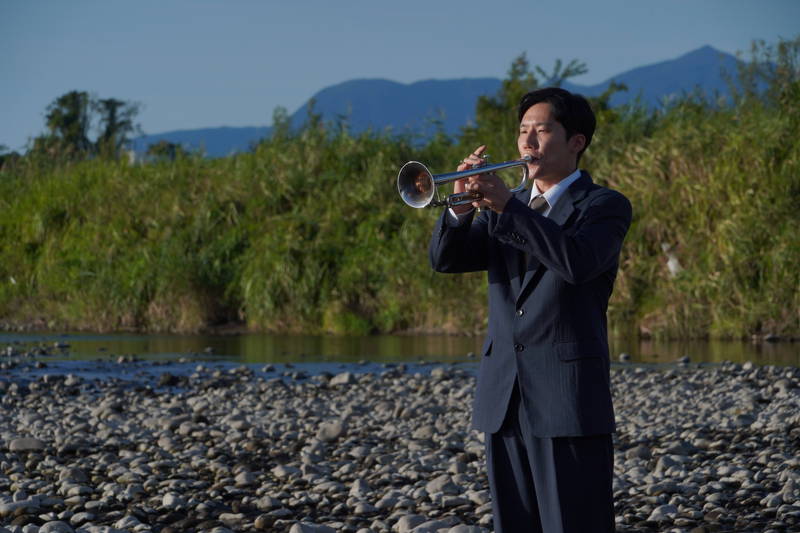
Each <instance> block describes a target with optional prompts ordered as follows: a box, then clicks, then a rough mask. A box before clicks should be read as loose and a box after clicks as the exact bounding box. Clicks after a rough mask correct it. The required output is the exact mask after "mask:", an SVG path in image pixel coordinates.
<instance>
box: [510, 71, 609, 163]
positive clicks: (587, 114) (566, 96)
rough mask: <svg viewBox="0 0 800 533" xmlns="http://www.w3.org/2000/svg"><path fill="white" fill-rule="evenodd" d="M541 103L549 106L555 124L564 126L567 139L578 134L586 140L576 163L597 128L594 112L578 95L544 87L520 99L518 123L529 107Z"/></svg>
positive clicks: (556, 88) (557, 88) (584, 99)
mask: <svg viewBox="0 0 800 533" xmlns="http://www.w3.org/2000/svg"><path fill="white" fill-rule="evenodd" d="M541 102H547V103H548V104H550V108H551V109H552V110H553V116H554V118H555V119H556V122H558V123H560V124H561V125H562V126H564V129H565V130H566V132H567V139H569V138H571V137H572V136H573V135H575V134H576V133H580V134H581V135H583V136H584V137H585V138H586V144H585V145H584V146H583V150H581V151H580V152H578V161H580V159H581V155H583V152H584V151H585V150H586V149H587V148H588V147H589V144H591V142H592V135H594V129H595V127H596V126H597V120H596V119H595V117H594V111H592V107H591V106H590V105H589V102H588V101H587V100H586V98H584V97H583V96H581V95H580V94H574V93H571V92H569V91H567V90H565V89H562V88H560V87H545V88H542V89H536V90H535V91H531V92H529V93H528V94H526V95H525V96H523V97H522V100H520V102H519V122H522V117H523V116H524V115H525V112H526V111H527V110H528V108H530V107H531V106H534V105H536V104H538V103H541Z"/></svg>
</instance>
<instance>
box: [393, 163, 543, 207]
mask: <svg viewBox="0 0 800 533" xmlns="http://www.w3.org/2000/svg"><path fill="white" fill-rule="evenodd" d="M532 160H533V158H532V157H531V156H529V155H526V156H524V157H522V158H521V159H515V160H513V161H506V162H505V163H497V164H495V165H485V166H482V167H475V168H472V169H468V170H462V171H460V172H448V173H447V174H433V173H431V171H430V170H428V167H426V166H425V165H423V164H422V163H420V162H419V161H409V162H408V163H406V164H405V165H403V167H402V168H401V169H400V173H399V174H398V175H397V192H399V193H400V197H401V198H402V199H403V201H404V202H405V203H406V204H408V205H410V206H411V207H415V208H421V207H453V206H456V205H464V204H471V203H472V202H475V201H479V200H480V199H481V198H483V195H482V194H481V193H479V192H474V191H464V192H462V193H457V194H451V195H449V196H447V197H445V198H444V199H443V200H440V199H436V200H434V198H433V197H434V195H437V196H438V191H437V189H436V187H438V186H439V185H442V184H444V183H450V182H451V181H456V180H460V179H464V178H469V177H471V176H477V175H479V174H488V173H490V172H497V171H500V170H505V169H507V168H512V167H522V180H521V181H520V184H519V186H518V187H516V188H514V189H511V192H512V193H516V192H519V191H521V190H522V189H524V188H525V182H526V181H528V163H530V162H531V161H532Z"/></svg>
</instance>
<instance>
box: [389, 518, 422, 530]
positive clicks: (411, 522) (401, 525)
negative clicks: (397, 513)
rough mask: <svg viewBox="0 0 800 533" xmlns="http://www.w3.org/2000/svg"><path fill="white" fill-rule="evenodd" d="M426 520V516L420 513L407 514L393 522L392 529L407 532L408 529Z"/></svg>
mask: <svg viewBox="0 0 800 533" xmlns="http://www.w3.org/2000/svg"><path fill="white" fill-rule="evenodd" d="M426 520H427V518H425V517H424V516H422V515H418V514H407V515H405V516H401V517H400V519H399V520H398V521H397V522H396V523H395V525H394V528H393V529H394V530H395V531H396V532H397V533H409V531H413V529H414V528H415V527H417V526H418V525H420V524H422V523H424V522H425V521H426Z"/></svg>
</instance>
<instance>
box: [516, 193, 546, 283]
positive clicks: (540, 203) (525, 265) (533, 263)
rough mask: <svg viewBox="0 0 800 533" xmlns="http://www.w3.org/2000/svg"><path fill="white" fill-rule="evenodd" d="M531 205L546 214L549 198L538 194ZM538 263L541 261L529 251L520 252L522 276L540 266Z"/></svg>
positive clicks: (541, 213)
mask: <svg viewBox="0 0 800 533" xmlns="http://www.w3.org/2000/svg"><path fill="white" fill-rule="evenodd" d="M529 205H530V208H531V209H533V210H534V211H536V212H537V213H539V214H540V215H544V214H545V213H546V212H547V209H548V208H549V207H550V204H548V203H547V198H545V197H544V196H542V195H541V194H538V195H536V196H534V197H533V198H531V202H530V204H529ZM538 263H539V261H537V260H536V258H535V257H533V256H532V255H530V254H529V253H527V252H522V253H521V254H520V264H519V270H520V277H521V278H524V277H525V272H526V271H527V270H529V269H531V268H536V267H538Z"/></svg>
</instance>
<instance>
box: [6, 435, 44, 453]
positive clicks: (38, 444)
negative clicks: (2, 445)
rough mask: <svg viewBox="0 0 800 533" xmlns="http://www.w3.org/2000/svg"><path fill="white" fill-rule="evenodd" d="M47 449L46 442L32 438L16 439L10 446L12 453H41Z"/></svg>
mask: <svg viewBox="0 0 800 533" xmlns="http://www.w3.org/2000/svg"><path fill="white" fill-rule="evenodd" d="M46 447H47V445H46V444H45V443H44V441H41V440H39V439H34V438H32V437H22V438H19V439H14V440H12V441H11V442H10V443H9V444H8V449H9V450H10V451H12V452H39V451H42V450H44V449H45V448H46Z"/></svg>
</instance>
